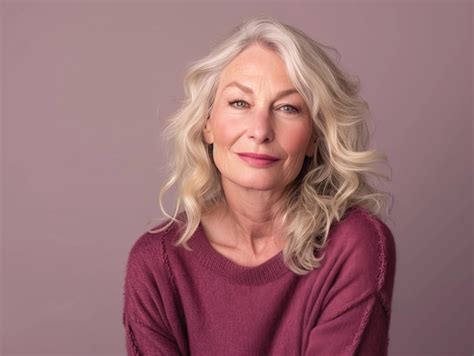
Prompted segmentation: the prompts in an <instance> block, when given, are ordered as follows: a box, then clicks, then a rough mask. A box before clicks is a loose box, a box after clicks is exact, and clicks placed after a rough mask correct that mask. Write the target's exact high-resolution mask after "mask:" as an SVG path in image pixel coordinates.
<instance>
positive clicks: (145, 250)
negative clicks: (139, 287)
mask: <svg viewBox="0 0 474 356" xmlns="http://www.w3.org/2000/svg"><path fill="white" fill-rule="evenodd" d="M167 223H168V220H166V221H163V222H161V223H160V224H158V225H156V226H154V227H153V228H151V229H149V230H148V231H146V232H143V233H142V234H141V235H139V237H138V238H137V239H136V240H135V241H134V242H133V244H132V246H131V248H130V250H129V252H128V260H127V269H128V270H132V269H140V270H141V271H142V272H143V271H144V269H147V270H150V269H154V270H156V269H157V267H158V269H160V268H161V267H162V266H163V265H164V262H165V259H164V242H165V241H167V240H170V239H171V238H172V235H173V234H174V230H173V228H172V227H169V228H167V229H165V230H161V231H156V230H158V229H159V228H162V227H164V226H165V225H166V224H167Z"/></svg>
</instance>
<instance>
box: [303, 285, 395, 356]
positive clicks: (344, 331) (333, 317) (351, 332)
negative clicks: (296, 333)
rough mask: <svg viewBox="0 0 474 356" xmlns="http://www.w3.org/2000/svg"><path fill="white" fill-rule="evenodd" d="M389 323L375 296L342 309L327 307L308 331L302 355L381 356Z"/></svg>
mask: <svg viewBox="0 0 474 356" xmlns="http://www.w3.org/2000/svg"><path fill="white" fill-rule="evenodd" d="M334 304H335V303H334ZM389 323H390V319H389V317H388V316H387V315H386V312H385V310H384V308H383V304H382V302H381V299H380V296H379V294H378V292H374V293H368V294H367V295H365V296H362V297H361V298H360V299H358V300H356V301H354V302H353V303H350V304H349V305H347V306H344V307H343V308H336V305H329V306H328V307H327V308H326V309H325V311H324V313H323V315H322V319H321V320H320V322H318V324H317V325H316V326H315V327H314V328H313V329H312V330H311V334H310V338H309V343H308V346H307V348H306V351H305V355H307V356H309V355H318V356H326V355H327V356H335V355H341V356H342V355H361V356H385V355H387V349H388V332H389Z"/></svg>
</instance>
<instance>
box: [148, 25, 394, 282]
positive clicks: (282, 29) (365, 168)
mask: <svg viewBox="0 0 474 356" xmlns="http://www.w3.org/2000/svg"><path fill="white" fill-rule="evenodd" d="M254 43H258V44H261V45H263V46H266V47H267V48H270V49H272V50H274V51H275V52H276V53H277V54H279V55H280V56H281V58H282V59H283V61H284V62H285V65H286V68H287V71H288V75H289V77H290V80H291V81H292V83H293V84H294V86H295V88H296V89H297V90H298V91H299V93H300V94H301V95H302V97H303V98H304V100H305V101H306V104H307V106H308V108H309V110H310V113H311V118H312V121H313V129H314V130H315V133H316V136H317V138H318V140H317V144H316V146H315V153H314V155H313V156H312V157H306V158H305V161H304V163H303V167H302V169H301V172H300V173H299V175H298V176H297V177H296V178H295V180H294V181H293V182H292V183H290V184H288V186H287V187H286V189H285V192H284V194H283V204H282V208H281V210H279V211H278V214H279V216H281V219H282V221H283V226H285V231H284V241H285V242H284V248H283V258H284V261H285V264H286V265H287V266H288V268H289V269H291V270H292V271H293V272H294V273H296V274H300V275H304V274H306V273H308V272H309V271H311V270H313V269H315V268H318V267H319V266H320V263H321V261H322V259H323V258H324V255H325V254H322V255H321V256H320V257H317V256H316V254H315V251H317V250H322V249H323V248H324V247H325V246H326V242H327V238H328V235H329V231H330V227H331V226H332V224H333V223H334V222H336V221H339V220H341V218H342V216H343V215H344V213H345V212H346V211H347V209H349V208H350V207H352V206H356V205H357V206H360V207H363V208H365V209H367V210H368V211H369V212H370V213H371V214H373V215H378V216H379V217H381V218H382V216H381V212H382V210H383V208H384V207H385V206H386V203H387V198H388V197H389V196H391V194H390V193H387V192H384V191H381V190H378V189H376V187H375V186H374V184H373V183H371V182H369V178H370V177H373V178H382V179H384V180H389V178H388V177H387V176H385V175H383V174H381V173H379V172H377V170H376V169H375V168H374V164H375V163H377V162H386V161H387V157H386V156H385V155H384V154H382V153H379V152H378V151H376V150H373V149H370V150H369V149H368V141H369V130H368V127H367V122H366V121H367V120H366V119H367V118H368V112H369V110H368V104H367V103H366V101H364V100H363V99H362V98H361V97H360V96H359V79H358V78H357V77H350V76H349V75H348V74H347V73H345V72H343V70H342V69H340V68H339V67H338V66H337V65H336V63H335V62H334V61H333V60H332V59H331V58H330V56H329V54H328V53H326V51H327V52H330V51H333V52H335V53H336V54H337V55H338V56H339V57H340V55H339V53H338V52H337V50H335V49H333V48H332V47H329V46H327V45H323V44H321V43H319V42H316V41H315V40H313V39H311V38H309V37H308V36H307V35H306V34H305V33H303V32H302V31H301V30H299V29H297V28H295V27H293V26H290V25H287V24H283V23H281V22H279V21H277V20H276V19H274V18H272V17H269V16H257V17H255V18H251V19H248V20H246V21H244V22H243V23H242V24H240V25H239V26H237V27H234V29H233V30H232V31H231V33H229V34H228V35H227V36H226V37H225V38H224V39H222V40H221V41H220V42H219V43H218V44H217V45H216V46H215V48H214V49H213V50H212V51H211V53H209V54H208V55H207V56H206V57H204V58H203V59H201V60H198V61H196V62H193V63H191V65H190V66H189V67H188V68H187V71H186V74H185V77H184V89H185V94H186V98H185V100H184V101H183V103H182V106H181V107H180V108H179V109H178V111H177V112H176V113H174V114H173V115H172V116H171V117H170V118H169V122H168V125H167V126H166V128H165V130H164V132H163V134H164V138H165V140H166V141H167V142H168V143H170V144H171V147H172V149H173V154H172V155H170V161H169V169H170V171H171V174H170V176H169V177H168V179H167V180H166V182H165V184H164V185H163V186H162V188H161V190H160V196H159V204H160V208H161V210H162V212H163V213H164V214H165V216H167V217H168V218H169V220H168V221H167V223H166V224H162V225H161V226H160V227H159V228H158V230H149V232H151V233H155V232H158V231H162V230H165V229H167V228H168V227H169V226H171V225H172V224H173V223H174V222H177V223H178V225H180V226H181V227H184V228H183V229H180V236H179V238H178V239H177V241H176V242H175V246H178V245H182V246H184V248H186V249H187V250H191V248H190V247H189V246H188V244H187V241H188V240H189V239H190V237H191V236H192V235H193V233H194V232H195V231H196V229H197V227H198V225H199V223H200V220H201V216H202V214H203V212H205V211H207V210H208V209H210V208H212V207H214V206H216V205H218V204H221V203H224V204H225V201H224V195H223V190H222V186H221V182H220V173H219V171H218V169H217V167H216V166H215V164H214V163H213V160H212V153H210V151H209V145H208V144H207V143H205V141H204V138H203V129H204V125H205V123H206V119H207V117H208V116H209V114H210V111H211V108H212V104H213V102H214V99H215V95H216V89H217V84H218V81H219V76H220V73H221V72H222V71H223V69H224V68H225V67H226V65H227V64H229V62H230V61H231V60H232V59H234V58H235V57H236V56H237V55H238V54H239V53H241V52H242V51H243V50H244V49H246V48H247V47H248V46H250V45H251V44H254ZM174 184H177V187H178V192H177V195H178V197H177V200H176V208H175V212H174V215H173V216H171V215H169V214H168V213H167V212H166V211H165V209H164V208H163V196H164V194H165V192H167V191H168V190H169V189H170V188H171V187H172V186H173V185H174ZM181 205H182V206H183V209H184V210H183V211H181V212H179V209H180V206H181ZM181 214H185V219H182V220H180V219H178V218H177V216H178V215H181ZM184 220H186V222H185V221H184Z"/></svg>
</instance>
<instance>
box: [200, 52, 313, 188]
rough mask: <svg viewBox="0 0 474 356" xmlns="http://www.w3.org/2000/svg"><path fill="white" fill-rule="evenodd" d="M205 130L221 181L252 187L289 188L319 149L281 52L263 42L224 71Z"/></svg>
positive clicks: (304, 105)
mask: <svg viewBox="0 0 474 356" xmlns="http://www.w3.org/2000/svg"><path fill="white" fill-rule="evenodd" d="M203 133H204V139H205V140H206V142H207V143H209V144H211V143H212V144H213V159H214V162H215V164H216V166H217V168H218V169H219V171H220V173H221V176H222V179H223V180H228V181H230V182H232V183H234V184H236V185H238V186H240V187H245V188H250V189H256V190H280V189H282V188H284V187H285V186H286V185H287V184H289V183H291V182H292V181H293V180H294V179H295V178H296V177H297V175H298V174H299V172H300V171H301V168H302V165H303V161H304V157H305V155H307V156H312V155H313V152H314V142H313V141H314V139H315V137H313V136H312V122H311V118H310V114H309V111H308V108H307V106H306V104H305V102H304V99H303V98H302V97H301V95H300V94H299V93H298V92H297V91H296V89H295V88H294V86H293V84H292V83H291V81H290V78H289V77H288V73H287V71H286V68H285V64H284V62H283V60H282V59H281V58H280V57H279V55H278V54H276V53H275V52H273V51H272V50H270V49H267V48H264V47H261V46H260V45H258V44H254V45H251V46H250V47H248V48H247V49H246V50H244V51H243V52H242V53H240V54H239V55H238V56H237V57H236V58H234V60H233V61H232V62H230V63H229V65H228V66H227V67H226V68H225V69H224V71H223V72H222V75H221V77H220V81H219V84H218V88H217V92H216V98H215V101H214V103H213V107H212V111H211V114H210V116H209V118H208V120H207V122H206V126H205V129H204V132H203ZM242 153H252V154H265V155H269V156H272V157H274V158H275V159H276V160H274V161H270V160H262V159H254V158H249V157H244V156H242V155H241V154H242ZM230 182H225V183H230Z"/></svg>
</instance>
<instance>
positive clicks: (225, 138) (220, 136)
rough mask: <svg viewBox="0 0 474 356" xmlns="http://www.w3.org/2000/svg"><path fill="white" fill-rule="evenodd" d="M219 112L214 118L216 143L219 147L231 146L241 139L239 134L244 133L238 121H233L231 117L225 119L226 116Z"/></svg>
mask: <svg viewBox="0 0 474 356" xmlns="http://www.w3.org/2000/svg"><path fill="white" fill-rule="evenodd" d="M219 114H220V113H219V112H216V115H215V116H214V118H213V119H214V125H213V133H214V141H215V143H217V144H218V145H231V144H232V143H233V142H235V140H236V139H238V137H239V133H241V132H242V130H241V128H240V127H239V126H240V125H239V124H238V122H237V121H236V120H232V118H231V117H225V116H224V115H219Z"/></svg>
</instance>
